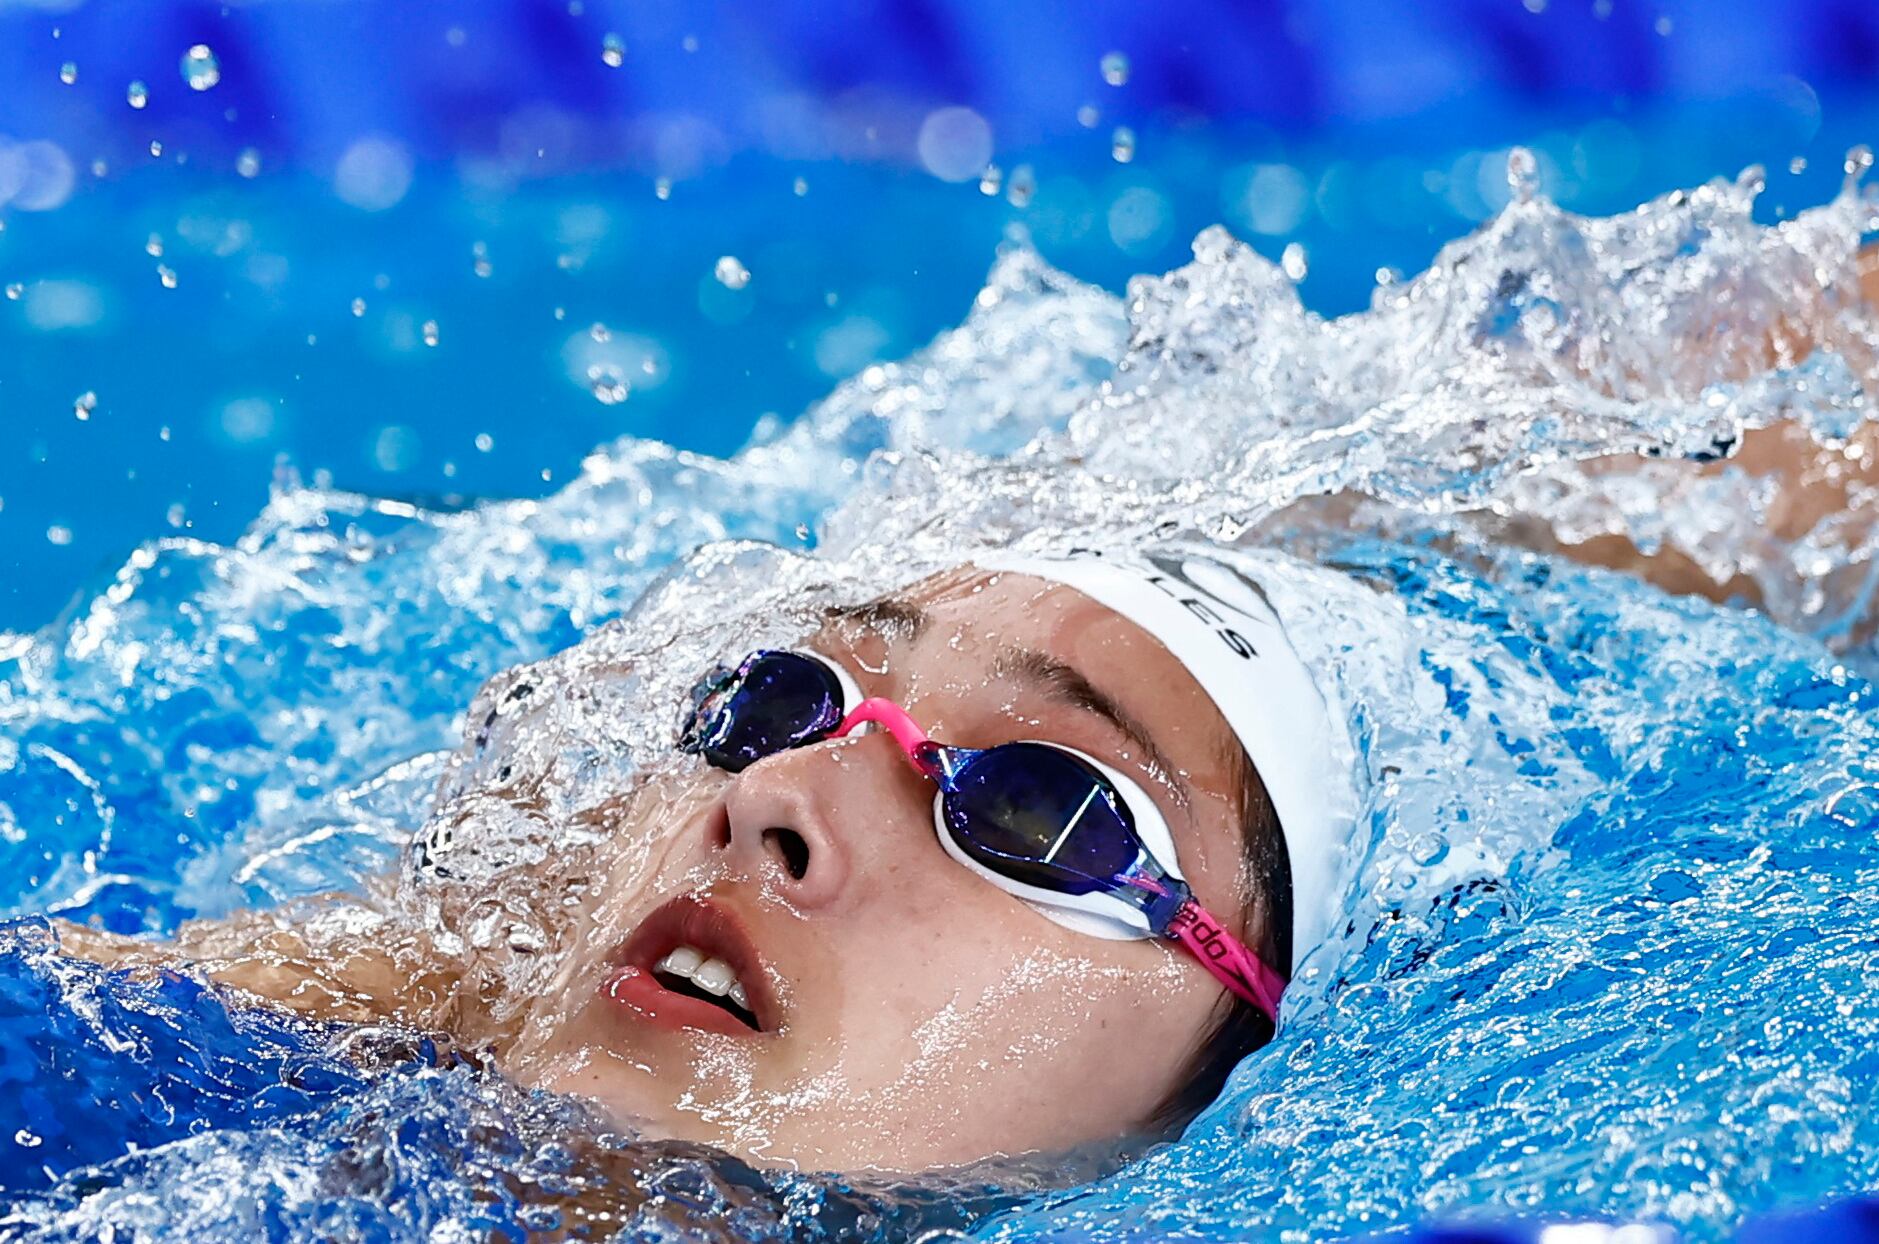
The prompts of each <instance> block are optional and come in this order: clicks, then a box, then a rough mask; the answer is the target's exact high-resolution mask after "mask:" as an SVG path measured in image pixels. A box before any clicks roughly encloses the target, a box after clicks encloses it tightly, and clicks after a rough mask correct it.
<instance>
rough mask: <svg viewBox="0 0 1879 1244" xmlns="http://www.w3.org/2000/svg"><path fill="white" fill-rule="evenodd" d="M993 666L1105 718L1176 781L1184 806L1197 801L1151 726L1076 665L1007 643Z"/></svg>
mask: <svg viewBox="0 0 1879 1244" xmlns="http://www.w3.org/2000/svg"><path fill="white" fill-rule="evenodd" d="M992 668H993V671H994V672H995V673H999V674H1005V675H1009V676H1011V677H1013V678H1016V679H1018V680H1019V681H1021V682H1025V683H1029V684H1030V685H1031V686H1033V687H1036V688H1037V689H1038V690H1040V691H1042V692H1044V693H1045V694H1046V695H1048V696H1049V697H1050V698H1052V699H1054V700H1056V701H1058V702H1059V703H1061V704H1067V705H1069V706H1070V707H1072V708H1078V709H1082V710H1083V711H1084V712H1086V713H1091V714H1094V715H1095V716H1097V717H1100V718H1102V719H1103V720H1104V721H1106V722H1108V723H1109V724H1110V725H1111V726H1113V727H1114V728H1115V729H1116V731H1117V733H1119V734H1121V735H1122V737H1124V738H1125V739H1127V740H1128V741H1129V742H1131V743H1133V744H1135V746H1136V747H1138V748H1140V749H1141V750H1142V754H1143V756H1144V757H1146V758H1147V760H1148V764H1149V768H1150V769H1151V770H1152V771H1154V772H1157V773H1159V774H1161V775H1163V776H1165V777H1166V778H1167V779H1168V780H1169V782H1171V783H1172V784H1173V785H1174V787H1175V788H1176V794H1177V795H1178V796H1179V799H1180V802H1181V804H1182V805H1183V806H1186V805H1187V804H1188V803H1191V802H1192V801H1193V797H1194V792H1193V791H1192V790H1191V789H1189V787H1188V784H1187V780H1186V779H1185V778H1183V777H1182V776H1181V770H1180V769H1178V768H1176V767H1175V765H1174V762H1173V761H1171V760H1169V759H1168V757H1167V755H1166V753H1164V752H1163V751H1162V750H1161V748H1160V747H1159V746H1157V745H1156V743H1155V740H1154V738H1153V737H1152V736H1150V735H1149V733H1148V729H1147V727H1145V726H1143V725H1142V723H1141V722H1139V721H1137V720H1136V719H1135V717H1134V715H1133V714H1131V713H1130V712H1129V711H1128V710H1127V709H1125V708H1123V707H1122V705H1120V704H1118V703H1117V702H1116V700H1115V697H1113V696H1111V695H1110V694H1109V693H1107V692H1106V691H1104V690H1103V689H1102V688H1100V687H1098V686H1097V685H1096V684H1095V683H1092V682H1091V681H1090V680H1089V679H1088V678H1087V677H1086V676H1085V675H1084V674H1083V671H1081V670H1079V669H1077V668H1076V667H1075V666H1074V665H1068V664H1066V663H1064V662H1063V661H1060V660H1058V659H1057V658H1056V657H1053V656H1051V655H1050V654H1048V653H1044V652H1039V651H1037V650H1036V649H1035V648H1021V647H1007V648H1001V649H1000V650H999V652H998V656H997V659H996V660H995V661H994V662H993V665H992Z"/></svg>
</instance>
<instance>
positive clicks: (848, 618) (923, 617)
mask: <svg viewBox="0 0 1879 1244" xmlns="http://www.w3.org/2000/svg"><path fill="white" fill-rule="evenodd" d="M822 616H823V617H824V618H827V619H828V620H829V621H832V622H848V623H852V624H853V625H855V626H860V627H866V628H867V629H869V630H874V631H880V632H882V633H883V634H885V635H887V636H888V637H889V638H890V639H905V640H907V641H909V642H911V641H913V640H916V639H918V638H920V636H921V635H922V634H924V633H925V632H926V629H927V627H928V626H930V625H931V624H932V617H931V616H930V615H929V614H928V613H927V611H926V610H924V609H922V608H920V606H918V605H916V604H914V603H913V602H912V601H907V600H901V599H899V598H898V597H894V596H882V597H880V598H878V599H876V600H871V601H867V602H865V603H864V604H859V605H831V606H830V607H829V608H827V609H825V610H823V611H822Z"/></svg>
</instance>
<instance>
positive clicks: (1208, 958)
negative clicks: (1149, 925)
mask: <svg viewBox="0 0 1879 1244" xmlns="http://www.w3.org/2000/svg"><path fill="white" fill-rule="evenodd" d="M1169 931H1170V932H1172V933H1173V934H1174V936H1175V939H1176V940H1177V941H1179V942H1180V943H1181V944H1182V945H1183V946H1185V947H1187V948H1188V950H1190V951H1191V952H1193V955H1194V957H1195V958H1196V959H1199V960H1200V961H1201V964H1202V966H1204V967H1205V968H1206V969H1207V970H1208V971H1209V972H1212V973H1213V974H1214V976H1215V977H1216V978H1217V979H1218V980H1219V981H1220V983H1221V984H1223V985H1225V986H1226V987H1227V988H1228V989H1229V990H1231V991H1232V992H1233V994H1234V996H1235V997H1238V998H1240V999H1241V1000H1243V1001H1246V1002H1250V1003H1252V1004H1253V1005H1254V1006H1256V1007H1258V1008H1259V1010H1260V1013H1261V1014H1263V1015H1264V1016H1265V1017H1266V1018H1267V1019H1269V1020H1271V1021H1272V1022H1273V1025H1274V1026H1275V1027H1276V1026H1277V1025H1278V1022H1279V996H1280V995H1281V994H1283V993H1284V992H1285V978H1284V977H1283V976H1280V975H1279V974H1278V973H1277V972H1275V971H1273V970H1272V969H1271V968H1269V967H1267V966H1266V961H1265V960H1264V959H1261V958H1260V957H1259V956H1258V955H1256V954H1254V953H1253V952H1252V949H1251V948H1250V947H1248V946H1247V945H1246V943H1244V942H1242V941H1241V940H1240V939H1239V938H1237V937H1235V936H1233V934H1231V933H1229V932H1227V931H1226V929H1225V928H1224V927H1223V926H1222V925H1221V923H1220V922H1219V921H1218V920H1216V919H1214V918H1213V916H1212V914H1211V913H1209V912H1208V910H1207V909H1206V908H1205V907H1202V906H1201V905H1200V904H1199V903H1197V902H1195V901H1194V900H1193V899H1189V900H1188V901H1187V903H1186V904H1185V905H1184V906H1182V908H1181V910H1180V911H1178V912H1176V913H1175V915H1174V923H1173V924H1172V925H1171V926H1170V928H1169Z"/></svg>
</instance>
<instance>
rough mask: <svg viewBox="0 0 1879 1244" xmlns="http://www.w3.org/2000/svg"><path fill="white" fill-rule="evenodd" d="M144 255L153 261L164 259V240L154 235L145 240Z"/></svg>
mask: <svg viewBox="0 0 1879 1244" xmlns="http://www.w3.org/2000/svg"><path fill="white" fill-rule="evenodd" d="M144 254H146V255H148V256H150V257H151V258H152V259H161V258H162V257H163V239H162V238H161V237H159V236H157V235H156V234H154V233H153V234H151V235H150V236H149V237H148V238H146V239H144Z"/></svg>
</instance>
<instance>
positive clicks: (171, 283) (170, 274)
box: [157, 264, 176, 289]
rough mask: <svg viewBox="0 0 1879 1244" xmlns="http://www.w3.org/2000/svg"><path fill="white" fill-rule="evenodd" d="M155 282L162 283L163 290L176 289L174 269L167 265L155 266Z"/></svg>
mask: <svg viewBox="0 0 1879 1244" xmlns="http://www.w3.org/2000/svg"><path fill="white" fill-rule="evenodd" d="M157 280H159V281H161V282H163V288H164V289H175V288H176V269H174V268H172V267H170V266H169V265H168V264H158V265H157Z"/></svg>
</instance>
